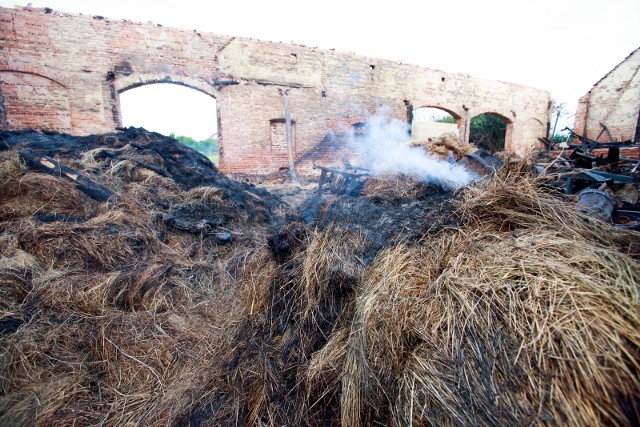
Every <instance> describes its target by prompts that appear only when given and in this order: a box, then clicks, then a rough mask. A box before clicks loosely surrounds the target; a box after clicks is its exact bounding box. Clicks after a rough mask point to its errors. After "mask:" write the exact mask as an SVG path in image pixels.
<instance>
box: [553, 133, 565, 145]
mask: <svg viewBox="0 0 640 427" xmlns="http://www.w3.org/2000/svg"><path fill="white" fill-rule="evenodd" d="M568 138H569V134H568V133H556V134H555V135H553V136H552V137H551V138H549V140H551V142H553V143H554V144H560V143H561V142H567V139H568Z"/></svg>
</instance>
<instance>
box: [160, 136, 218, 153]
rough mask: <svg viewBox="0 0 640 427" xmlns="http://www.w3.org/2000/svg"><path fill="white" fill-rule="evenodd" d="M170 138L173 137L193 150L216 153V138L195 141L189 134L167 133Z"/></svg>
mask: <svg viewBox="0 0 640 427" xmlns="http://www.w3.org/2000/svg"><path fill="white" fill-rule="evenodd" d="M169 136H170V137H171V138H175V139H176V140H177V141H178V142H180V143H182V144H184V145H187V146H189V147H191V148H193V149H194V150H197V151H199V152H201V153H203V154H206V155H208V154H211V155H216V154H218V140H217V139H216V138H211V139H203V140H201V141H197V140H195V139H193V138H191V137H190V136H181V135H178V136H176V135H174V134H173V133H172V134H170V135H169Z"/></svg>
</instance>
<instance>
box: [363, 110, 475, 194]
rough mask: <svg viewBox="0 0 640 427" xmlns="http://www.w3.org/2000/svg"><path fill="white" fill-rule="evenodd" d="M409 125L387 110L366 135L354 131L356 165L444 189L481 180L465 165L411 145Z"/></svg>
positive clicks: (371, 122) (366, 126) (365, 129)
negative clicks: (406, 177) (389, 113)
mask: <svg viewBox="0 0 640 427" xmlns="http://www.w3.org/2000/svg"><path fill="white" fill-rule="evenodd" d="M410 142H411V137H410V136H409V125H408V124H407V123H405V122H402V121H400V120H397V119H391V120H390V119H388V117H387V112H386V110H381V111H380V112H379V113H378V114H376V115H375V116H372V117H371V118H370V119H369V120H368V121H367V122H366V123H365V124H364V126H363V129H362V132H353V133H352V135H351V138H350V149H351V150H350V151H351V154H352V156H353V161H354V163H357V164H358V166H361V167H364V168H367V169H369V170H370V171H371V172H373V174H375V175H379V174H400V173H404V174H408V175H413V176H416V177H418V178H420V179H422V180H424V181H427V182H431V183H437V184H440V185H442V186H444V187H449V188H457V187H461V186H463V185H466V184H468V183H470V182H471V181H473V180H474V179H476V178H477V175H476V174H475V173H473V172H470V171H468V170H467V169H465V168H464V167H463V166H460V165H457V164H456V163H450V162H449V161H444V160H440V159H438V158H436V157H433V156H430V155H429V154H428V153H427V152H426V151H425V150H424V149H422V148H419V147H412V146H411V145H409V144H410Z"/></svg>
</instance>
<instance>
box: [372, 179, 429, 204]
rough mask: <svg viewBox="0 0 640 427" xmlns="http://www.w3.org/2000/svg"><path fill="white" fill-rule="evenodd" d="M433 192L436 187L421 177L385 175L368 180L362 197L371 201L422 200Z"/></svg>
mask: <svg viewBox="0 0 640 427" xmlns="http://www.w3.org/2000/svg"><path fill="white" fill-rule="evenodd" d="M433 192H434V186H433V185H431V184H428V183H426V182H425V181H424V180H423V179H420V178H419V177H414V176H411V175H403V174H401V175H393V174H385V175H377V176H372V177H369V178H367V180H366V181H365V183H364V186H363V187H362V190H361V192H360V195H361V196H362V197H364V198H365V199H369V200H394V199H415V198H420V197H424V196H425V195H428V194H429V193H433ZM436 192H437V189H436Z"/></svg>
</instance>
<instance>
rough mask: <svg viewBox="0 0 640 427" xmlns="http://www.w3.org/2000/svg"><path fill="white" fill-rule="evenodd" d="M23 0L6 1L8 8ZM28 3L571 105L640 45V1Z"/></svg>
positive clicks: (120, 0)
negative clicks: (460, 77)
mask: <svg viewBox="0 0 640 427" xmlns="http://www.w3.org/2000/svg"><path fill="white" fill-rule="evenodd" d="M27 3H28V2H26V1H19V0H0V5H2V6H5V7H12V6H14V5H21V6H23V5H26V4H27ZM30 3H32V6H34V7H51V8H53V9H56V10H60V11H64V12H72V13H82V14H89V15H102V16H105V17H108V18H113V19H129V20H131V21H138V22H149V21H150V22H153V23H159V24H162V25H163V26H166V27H177V28H184V29H188V30H191V29H197V30H199V31H207V32H212V33H217V34H224V35H234V36H241V37H252V38H257V39H263V40H271V41H276V42H279V41H282V42H287V43H289V42H293V43H298V44H303V45H306V46H310V47H319V48H322V49H331V48H334V49H336V50H338V51H345V52H356V53H358V54H361V55H365V56H371V57H376V58H382V59H390V60H398V61H402V62H404V63H409V64H416V65H421V66H425V67H429V68H435V69H440V70H444V71H447V72H453V73H458V72H459V73H464V74H469V75H471V76H473V77H479V78H486V79H492V80H503V81H509V82H514V83H522V84H525V85H529V86H533V87H537V88H540V89H546V90H548V91H550V92H551V96H552V97H553V98H554V99H556V100H558V101H560V102H566V103H567V106H568V108H569V109H570V110H572V111H573V110H575V106H576V104H577V100H578V98H579V97H580V96H582V95H583V94H585V93H586V92H587V91H588V90H589V89H590V88H591V87H592V86H593V85H594V84H595V83H596V82H597V81H598V80H600V78H602V77H603V76H604V75H605V74H606V73H608V72H609V71H610V70H611V69H612V68H613V67H615V66H616V65H617V64H618V63H620V62H621V61H622V60H624V59H625V58H626V57H627V55H629V54H630V53H631V52H632V51H633V50H635V49H636V48H638V47H640V24H639V23H640V1H639V0H607V1H602V0H535V1H526V2H525V1H521V0H483V1H479V0H458V1H438V2H435V1H428V0H427V1H424V0H423V1H420V2H417V1H415V2H411V1H405V2H373V1H371V0H368V1H360V0H352V1H349V0H324V1H322V2H320V1H317V2H308V1H307V2H304V1H300V0H297V1H293V0H271V1H264V0H262V1H256V0H247V1H241V0H236V1H233V2H232V1H224V2H222V1H197V0H182V1H180V2H172V1H159V0H109V1H100V0H43V1H41V0H31V1H30ZM156 86H165V85H156ZM167 86H168V85H167ZM191 92H193V93H195V94H196V95H199V94H198V93H196V92H195V91H191ZM122 95H123V96H124V95H127V93H126V92H125V93H123V94H122ZM131 95H132V96H133V91H131ZM207 114H208V113H207ZM191 115H192V116H193V114H191ZM207 117H210V116H209V115H207ZM125 120H126V118H125ZM186 120H187V118H184V119H179V120H177V121H186ZM198 120H200V119H198ZM200 121H202V120H200ZM571 121H572V119H571ZM125 124H126V123H125Z"/></svg>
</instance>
